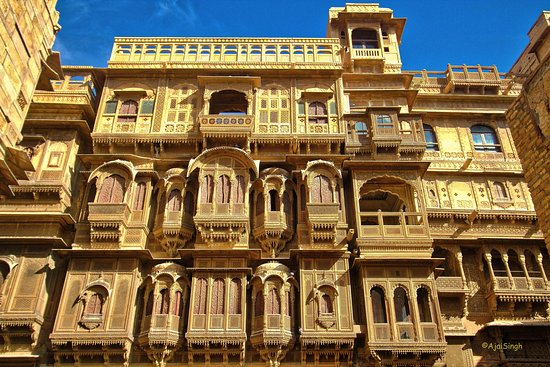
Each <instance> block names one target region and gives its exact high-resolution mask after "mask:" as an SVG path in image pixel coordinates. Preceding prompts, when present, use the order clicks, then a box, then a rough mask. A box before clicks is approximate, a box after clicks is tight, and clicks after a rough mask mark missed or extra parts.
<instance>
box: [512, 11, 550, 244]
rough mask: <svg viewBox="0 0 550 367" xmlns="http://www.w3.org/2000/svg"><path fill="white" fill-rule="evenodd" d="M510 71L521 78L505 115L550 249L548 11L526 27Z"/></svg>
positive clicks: (549, 61) (549, 46) (549, 69)
mask: <svg viewBox="0 0 550 367" xmlns="http://www.w3.org/2000/svg"><path fill="white" fill-rule="evenodd" d="M510 75H511V76H512V77H515V78H517V79H518V80H521V81H522V84H523V92H522V93H521V95H520V97H519V98H518V99H517V100H516V101H515V102H514V103H513V104H512V106H511V107H510V109H509V111H508V112H507V114H506V117H507V119H508V123H509V124H510V128H511V131H512V134H513V136H514V141H515V143H516V147H517V150H518V154H519V157H520V158H521V162H522V164H523V165H524V168H525V179H526V181H527V183H528V184H529V188H530V189H531V192H532V193H533V202H534V203H535V209H536V212H537V215H538V217H539V218H540V223H541V226H540V227H541V230H542V231H543V234H544V238H545V240H546V246H547V248H549V249H550V141H549V139H550V12H548V11H545V12H543V13H542V14H541V16H540V17H539V19H537V21H536V22H535V24H534V25H533V27H532V28H531V30H530V31H529V45H528V46H527V48H526V49H525V51H523V53H522V54H521V56H520V57H519V59H518V60H517V61H516V63H515V64H514V66H512V69H511V70H510Z"/></svg>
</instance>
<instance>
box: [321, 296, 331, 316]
mask: <svg viewBox="0 0 550 367" xmlns="http://www.w3.org/2000/svg"><path fill="white" fill-rule="evenodd" d="M320 302H321V304H320V310H321V313H322V314H333V313H334V306H333V304H332V299H331V298H330V296H329V295H328V294H323V296H322V297H321V299H320Z"/></svg>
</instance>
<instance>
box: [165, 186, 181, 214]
mask: <svg viewBox="0 0 550 367" xmlns="http://www.w3.org/2000/svg"><path fill="white" fill-rule="evenodd" d="M167 209H168V211H169V212H179V211H181V190H180V189H173V190H172V191H170V195H169V196H168V206H167Z"/></svg>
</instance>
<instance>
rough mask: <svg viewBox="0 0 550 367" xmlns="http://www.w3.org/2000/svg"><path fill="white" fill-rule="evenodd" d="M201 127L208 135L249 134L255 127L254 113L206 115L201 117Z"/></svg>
mask: <svg viewBox="0 0 550 367" xmlns="http://www.w3.org/2000/svg"><path fill="white" fill-rule="evenodd" d="M199 123H200V129H201V132H202V133H206V134H207V135H209V136H210V135H217V134H222V135H223V136H227V135H229V136H231V135H248V134H250V133H251V132H252V129H253V128H254V116H252V115H237V114H234V115H223V114H220V115H204V116H200V117H199Z"/></svg>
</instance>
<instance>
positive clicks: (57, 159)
mask: <svg viewBox="0 0 550 367" xmlns="http://www.w3.org/2000/svg"><path fill="white" fill-rule="evenodd" d="M62 159H63V153H62V152H52V153H50V159H49V160H48V167H61V162H62Z"/></svg>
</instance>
